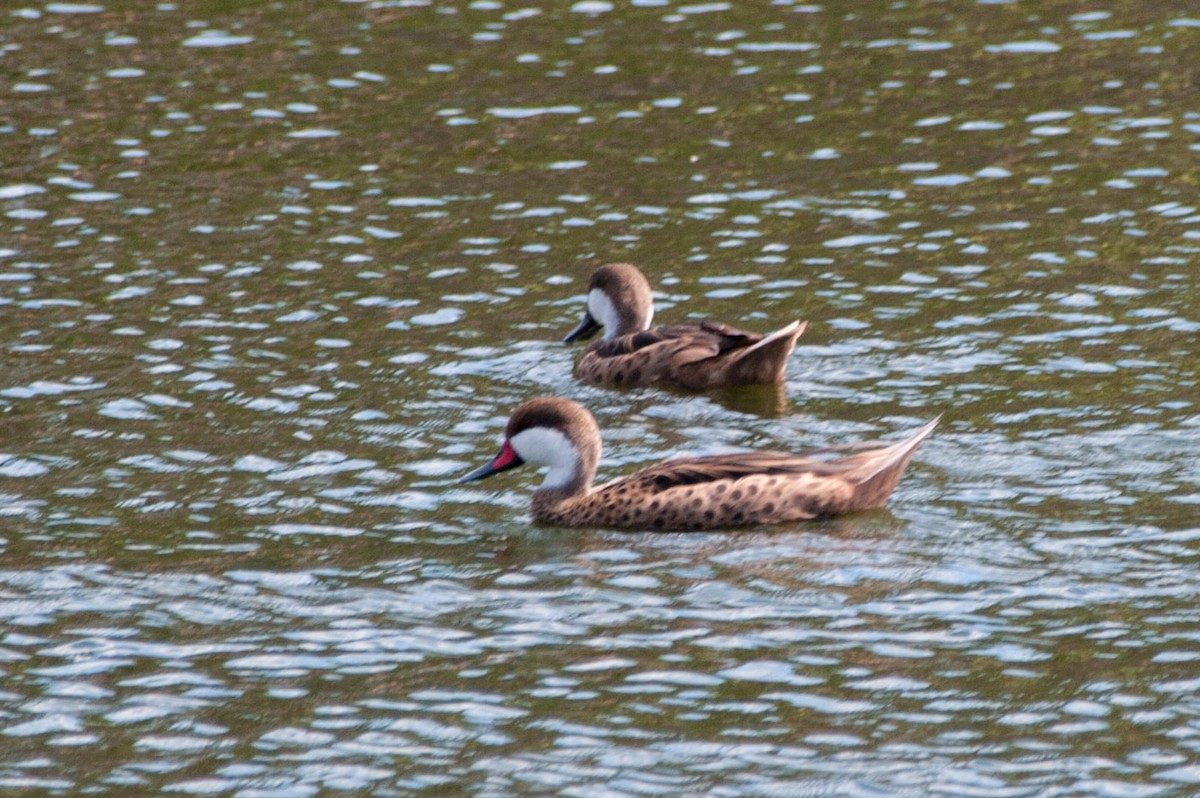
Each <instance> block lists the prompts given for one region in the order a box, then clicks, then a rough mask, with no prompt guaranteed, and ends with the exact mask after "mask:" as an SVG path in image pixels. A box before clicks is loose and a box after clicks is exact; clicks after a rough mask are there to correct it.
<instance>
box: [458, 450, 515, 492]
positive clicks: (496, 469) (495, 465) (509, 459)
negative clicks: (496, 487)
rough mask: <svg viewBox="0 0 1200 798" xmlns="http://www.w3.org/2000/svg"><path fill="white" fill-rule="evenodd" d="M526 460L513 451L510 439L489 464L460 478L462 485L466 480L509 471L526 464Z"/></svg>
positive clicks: (476, 479)
mask: <svg viewBox="0 0 1200 798" xmlns="http://www.w3.org/2000/svg"><path fill="white" fill-rule="evenodd" d="M524 463H525V461H524V460H522V459H521V458H520V456H519V455H518V454H517V453H516V452H515V451H513V447H512V444H511V443H509V442H508V441H505V442H504V445H503V446H501V447H500V453H499V454H497V455H496V456H495V457H493V458H492V461H491V462H490V463H488V464H487V465H481V466H480V467H479V468H476V469H475V470H474V471H472V472H471V473H470V474H467V475H466V476H465V477H462V478H461V479H459V480H458V482H459V484H460V485H461V484H462V483H464V482H478V481H479V480H481V479H487V478H488V477H490V476H492V475H493V474H499V473H500V472H501V471H507V470H508V469H510V468H516V467H517V466H519V465H524Z"/></svg>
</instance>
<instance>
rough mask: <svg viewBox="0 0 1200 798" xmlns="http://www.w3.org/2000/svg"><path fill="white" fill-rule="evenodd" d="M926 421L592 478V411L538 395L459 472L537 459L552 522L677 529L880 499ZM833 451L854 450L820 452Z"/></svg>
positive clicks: (850, 508)
mask: <svg viewBox="0 0 1200 798" xmlns="http://www.w3.org/2000/svg"><path fill="white" fill-rule="evenodd" d="M936 425H937V420H936V419H935V420H934V421H932V422H930V423H928V424H926V425H925V426H924V427H922V428H921V429H919V430H917V432H915V433H914V434H913V435H912V436H910V437H909V438H908V439H906V440H904V441H901V442H899V443H894V444H890V445H884V444H852V445H849V446H835V447H829V448H826V449H817V450H812V451H808V452H800V453H796V454H792V453H785V452H747V453H737V454H719V455H711V456H707V457H689V458H679V459H675V460H667V461H665V462H662V463H659V464H657V465H654V466H651V467H649V468H645V469H643V470H641V471H638V472H636V473H634V474H631V475H629V476H627V477H622V478H620V479H616V480H613V481H612V482H608V483H606V484H603V485H601V486H599V487H596V488H593V487H592V481H593V479H594V477H595V473H596V466H597V463H598V461H599V456H600V433H599V429H598V428H597V427H596V422H595V420H594V419H593V418H592V416H591V414H590V413H588V411H587V410H586V409H585V408H583V407H582V406H581V405H579V404H577V403H575V402H571V401H569V400H566V399H559V398H550V397H547V398H541V399H533V400H530V401H528V402H526V403H524V404H523V405H521V406H520V407H518V408H517V410H516V411H514V413H513V415H512V417H511V418H510V419H509V423H508V428H507V429H506V434H505V440H504V445H503V447H502V448H501V450H500V453H499V454H498V455H496V457H495V458H493V460H492V461H491V462H489V463H488V464H487V465H485V466H483V467H482V468H479V469H476V470H475V471H473V472H471V473H470V474H468V475H466V476H465V477H463V480H462V481H464V482H465V481H474V480H477V479H483V478H485V477H488V476H491V475H492V474H495V473H498V472H500V471H505V470H508V469H509V468H513V467H516V466H518V465H521V464H523V463H525V462H531V463H535V464H538V465H542V466H544V467H546V468H547V469H548V471H547V475H546V481H545V483H544V484H543V485H542V487H541V488H539V489H538V490H537V491H535V492H534V494H533V504H532V513H533V517H534V520H536V521H538V522H541V523H545V524H551V525H553V526H563V527H605V528H616V529H646V530H655V531H667V530H673V531H687V530H700V529H716V528H723V527H725V528H727V527H737V526H747V525H756V524H768V523H778V522H784V521H798V520H805V519H812V518H820V517H828V516H835V515H841V514H844V513H849V512H856V511H860V510H869V509H874V508H879V507H882V506H884V504H886V502H887V500H888V497H889V496H891V494H892V491H893V490H895V487H896V484H897V483H898V482H899V480H900V477H901V475H902V474H903V473H904V469H905V467H906V466H907V465H908V462H909V460H910V459H911V458H912V456H913V454H914V453H915V451H916V449H917V447H918V446H919V445H920V443H921V441H923V440H924V439H925V438H926V437H927V436H928V435H929V434H930V433H931V432H932V431H933V428H934V427H935V426H936ZM842 452H854V453H853V454H848V455H847V456H844V457H837V458H834V459H822V456H823V455H829V454H834V453H842Z"/></svg>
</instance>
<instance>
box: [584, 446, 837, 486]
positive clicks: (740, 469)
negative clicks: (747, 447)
mask: <svg viewBox="0 0 1200 798" xmlns="http://www.w3.org/2000/svg"><path fill="white" fill-rule="evenodd" d="M853 465H854V464H852V463H851V464H847V463H846V461H844V460H834V461H825V460H809V459H806V458H805V457H803V456H802V455H796V454H788V453H785V452H746V453H737V454H716V455H709V456H707V457H687V458H679V459H677V460H667V461H666V462H663V463H658V464H657V465H653V466H650V467H649V468H645V469H642V470H641V471H638V472H637V473H635V474H631V475H629V476H628V477H625V478H624V479H619V480H616V481H615V482H611V483H609V484H607V485H602V486H601V487H600V490H605V489H609V488H612V487H617V486H618V485H625V486H628V487H632V488H634V489H635V490H638V491H645V492H647V493H660V492H662V491H665V490H669V489H671V488H676V487H679V486H681V485H697V484H700V483H704V482H716V481H718V480H722V479H739V478H741V477H747V476H751V475H753V474H766V475H771V474H793V475H794V474H813V475H814V476H836V475H838V474H843V473H845V472H846V471H847V470H849V469H850V468H852V467H853Z"/></svg>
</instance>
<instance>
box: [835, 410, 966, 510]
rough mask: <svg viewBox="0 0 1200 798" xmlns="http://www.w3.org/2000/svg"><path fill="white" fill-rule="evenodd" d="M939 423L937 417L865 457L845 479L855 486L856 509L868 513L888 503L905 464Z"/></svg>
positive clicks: (939, 417) (906, 464) (939, 419)
mask: <svg viewBox="0 0 1200 798" xmlns="http://www.w3.org/2000/svg"><path fill="white" fill-rule="evenodd" d="M941 420H942V417H941V416H940V415H939V416H938V417H937V418H935V419H934V420H933V421H930V422H929V423H928V424H926V425H925V426H923V427H921V428H920V429H919V430H917V431H916V432H915V433H913V434H912V435H911V436H910V437H909V438H907V439H906V440H903V441H901V442H900V443H896V444H893V445H891V446H888V447H887V448H885V449H879V450H878V451H877V452H872V453H871V454H870V455H864V458H865V459H864V462H863V464H862V465H861V466H859V467H858V468H857V469H855V471H854V472H852V473H849V474H847V475H846V477H847V479H848V480H849V481H850V482H851V483H852V484H853V485H854V506H855V509H859V510H867V509H871V508H875V507H882V506H883V505H884V504H886V503H887V500H888V497H889V496H891V495H892V491H894V490H895V489H896V484H897V483H898V482H899V481H900V477H901V475H902V474H903V473H904V469H905V467H907V466H908V461H909V460H911V459H912V456H913V455H914V454H916V451H917V447H918V446H920V445H921V442H922V441H924V440H925V439H926V438H928V437H929V434H930V433H931V432H933V429H934V427H936V426H937V425H938V422H939V421H941Z"/></svg>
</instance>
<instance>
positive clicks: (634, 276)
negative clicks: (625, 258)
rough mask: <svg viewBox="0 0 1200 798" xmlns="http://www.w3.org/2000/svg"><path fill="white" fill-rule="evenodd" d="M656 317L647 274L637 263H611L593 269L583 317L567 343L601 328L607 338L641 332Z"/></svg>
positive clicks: (587, 335) (589, 335)
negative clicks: (635, 264)
mask: <svg viewBox="0 0 1200 798" xmlns="http://www.w3.org/2000/svg"><path fill="white" fill-rule="evenodd" d="M653 318H654V298H653V297H652V296H651V294H650V283H648V282H646V278H645V276H644V275H643V274H642V273H641V271H639V270H638V268H637V267H636V266H634V265H633V264H630V263H610V264H608V265H607V266H601V267H600V268H599V269H596V271H594V272H592V278H591V280H589V281H588V293H587V308H586V309H585V310H584V312H583V320H582V321H580V322H579V326H578V327H576V328H575V329H574V330H572V331H571V334H570V335H568V336H567V337H566V338H565V339H563V342H564V343H568V344H569V343H571V342H572V341H582V340H585V339H587V338H590V337H591V336H592V335H594V334H595V332H596V330H598V329H600V328H601V327H603V328H604V337H605V338H606V339H608V338H616V337H617V336H619V335H628V334H630V333H636V332H641V331H642V330H646V329H649V328H650V321H651V320H652V319H653Z"/></svg>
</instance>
